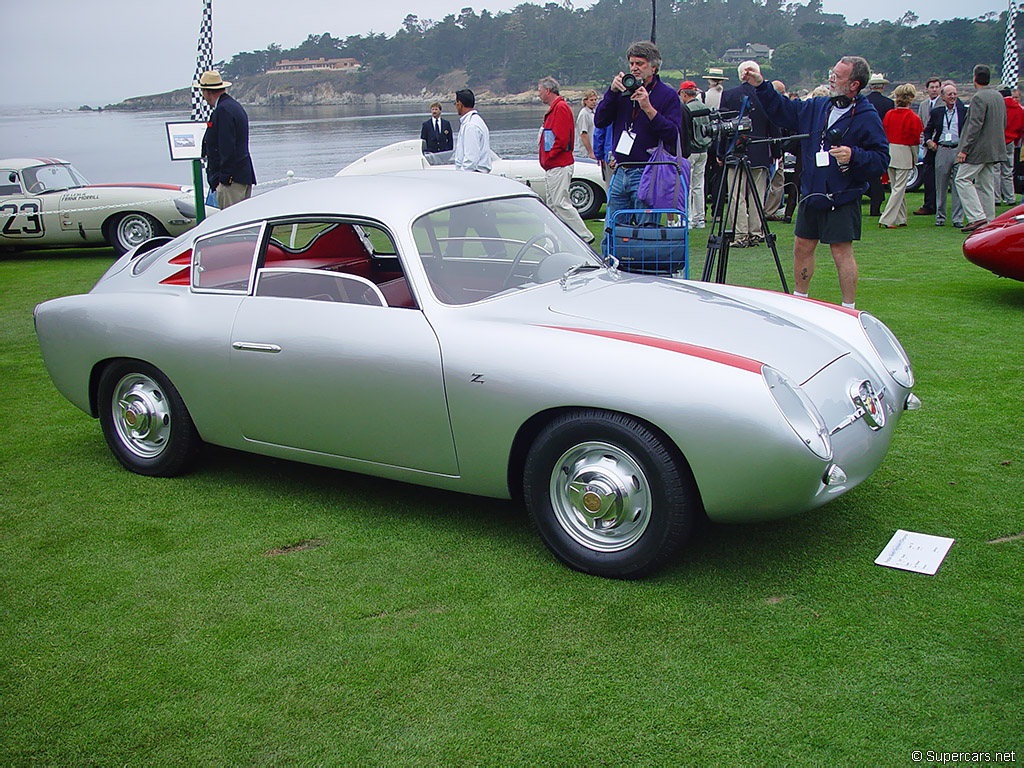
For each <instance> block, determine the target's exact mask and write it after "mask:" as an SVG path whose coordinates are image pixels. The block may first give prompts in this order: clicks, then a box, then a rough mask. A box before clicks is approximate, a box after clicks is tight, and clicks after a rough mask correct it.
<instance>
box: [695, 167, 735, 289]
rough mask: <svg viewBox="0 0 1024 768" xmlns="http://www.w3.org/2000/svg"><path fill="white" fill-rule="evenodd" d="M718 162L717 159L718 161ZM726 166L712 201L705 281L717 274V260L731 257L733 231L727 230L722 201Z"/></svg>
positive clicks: (702, 273) (720, 175)
mask: <svg viewBox="0 0 1024 768" xmlns="http://www.w3.org/2000/svg"><path fill="white" fill-rule="evenodd" d="M716 162H717V161H716ZM725 176H726V173H725V166H724V165H723V166H722V172H721V173H720V174H718V179H717V181H718V184H717V187H718V188H717V189H716V190H715V197H714V200H713V202H712V203H711V211H712V218H711V226H710V227H709V228H708V253H707V256H706V257H705V259H704V269H703V271H702V272H701V275H700V279H701V280H703V281H704V282H706V283H707V282H711V278H712V276H713V275H714V274H715V261H716V260H717V259H718V258H719V256H721V259H722V260H723V261H725V260H727V259H728V258H729V237H731V235H732V233H731V232H727V231H726V226H725V213H724V204H723V201H722V193H723V192H724V191H725Z"/></svg>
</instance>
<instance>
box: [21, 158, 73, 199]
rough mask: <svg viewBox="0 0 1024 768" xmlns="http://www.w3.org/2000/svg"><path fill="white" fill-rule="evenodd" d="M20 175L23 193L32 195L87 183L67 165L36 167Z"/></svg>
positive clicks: (55, 164)
mask: <svg viewBox="0 0 1024 768" xmlns="http://www.w3.org/2000/svg"><path fill="white" fill-rule="evenodd" d="M21 173H22V180H23V181H24V184H25V191H26V192H28V193H29V194H32V195H37V194H40V193H42V192H53V191H54V190H62V189H74V188H75V187H84V186H86V185H87V184H88V183H89V182H88V181H86V180H85V179H84V178H83V177H82V175H81V174H79V173H78V171H76V170H75V169H74V168H72V167H71V165H69V164H68V163H52V164H50V165H37V166H34V167H32V168H26V169H25V170H24V171H22V172H21Z"/></svg>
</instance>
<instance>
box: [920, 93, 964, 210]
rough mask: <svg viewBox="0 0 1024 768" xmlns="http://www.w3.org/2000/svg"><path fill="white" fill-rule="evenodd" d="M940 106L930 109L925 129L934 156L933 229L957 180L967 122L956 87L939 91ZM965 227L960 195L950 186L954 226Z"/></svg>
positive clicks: (925, 135)
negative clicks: (951, 184) (958, 157)
mask: <svg viewBox="0 0 1024 768" xmlns="http://www.w3.org/2000/svg"><path fill="white" fill-rule="evenodd" d="M939 97H940V98H941V99H942V106H939V107H936V108H935V109H933V110H932V114H931V116H930V117H929V118H928V123H927V124H926V125H925V128H924V143H925V146H926V147H928V149H929V150H930V151H931V152H933V153H934V155H935V226H937V227H941V226H944V225H945V223H946V190H947V189H948V188H949V185H950V182H952V181H954V179H955V178H956V168H957V160H956V156H957V153H958V152H959V151H960V149H959V147H960V136H961V135H962V134H963V130H964V126H965V125H966V123H967V107H966V106H964V103H963V102H962V101H960V99H959V98H957V93H956V86H955V85H953V84H952V83H947V84H946V85H944V86H942V90H941V91H940V92H939ZM963 225H964V209H963V205H961V203H960V193H959V192H957V189H956V183H955V182H954V183H953V226H954V227H957V228H959V227H962V226H963Z"/></svg>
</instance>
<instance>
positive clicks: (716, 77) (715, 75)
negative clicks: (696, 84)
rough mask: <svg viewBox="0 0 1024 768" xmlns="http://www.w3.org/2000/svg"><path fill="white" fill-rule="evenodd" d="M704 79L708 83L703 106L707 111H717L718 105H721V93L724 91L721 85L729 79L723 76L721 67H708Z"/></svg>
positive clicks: (723, 71) (723, 72)
mask: <svg viewBox="0 0 1024 768" xmlns="http://www.w3.org/2000/svg"><path fill="white" fill-rule="evenodd" d="M704 79H705V80H707V81H708V89H707V90H706V91H705V92H704V104H705V105H706V106H707V107H708V109H718V105H719V104H721V103H722V91H724V90H725V86H723V85H722V83H724V82H725V81H726V80H728V79H729V78H727V77H726V76H725V70H724V69H723V68H722V67H708V71H707V73H705V75H704Z"/></svg>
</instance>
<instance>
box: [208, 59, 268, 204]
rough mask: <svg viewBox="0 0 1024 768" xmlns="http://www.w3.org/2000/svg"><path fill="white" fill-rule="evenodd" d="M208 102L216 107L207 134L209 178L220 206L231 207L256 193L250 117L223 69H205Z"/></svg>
mask: <svg viewBox="0 0 1024 768" xmlns="http://www.w3.org/2000/svg"><path fill="white" fill-rule="evenodd" d="M197 85H198V86H199V90H200V92H201V93H202V94H203V98H204V99H205V100H206V103H207V104H209V105H210V106H211V107H213V114H212V115H211V116H210V123H209V126H208V127H207V129H206V135H205V136H203V154H204V155H205V156H206V180H207V181H208V182H209V183H210V189H215V190H217V207H218V208H222V209H223V208H227V207H228V206H230V205H234V204H235V203H240V202H242V201H243V200H246V199H248V198H249V197H250V196H251V195H252V187H253V185H254V184H255V183H256V171H255V170H253V167H252V158H251V157H250V156H249V117H248V115H246V114H245V110H244V109H242V105H241V104H239V103H238V102H237V101H235V100H234V99H233V98H231V97H230V96H228V93H227V88H228V86H230V85H231V83H229V82H227V81H226V80H223V79H221V76H220V72H215V71H213V70H211V71H209V72H203V74H202V75H201V76H200V78H199V82H198V83H197Z"/></svg>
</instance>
